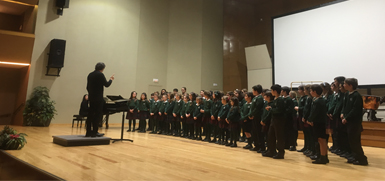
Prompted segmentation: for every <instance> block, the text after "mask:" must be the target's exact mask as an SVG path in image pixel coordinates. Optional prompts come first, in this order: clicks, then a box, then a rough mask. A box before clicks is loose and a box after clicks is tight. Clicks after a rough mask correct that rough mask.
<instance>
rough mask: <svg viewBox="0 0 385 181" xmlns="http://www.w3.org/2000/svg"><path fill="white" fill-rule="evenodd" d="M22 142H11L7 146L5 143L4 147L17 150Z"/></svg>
mask: <svg viewBox="0 0 385 181" xmlns="http://www.w3.org/2000/svg"><path fill="white" fill-rule="evenodd" d="M19 146H20V144H19V143H16V142H14V143H11V144H10V145H9V146H6V145H5V144H3V148H4V150H17V149H18V148H19Z"/></svg>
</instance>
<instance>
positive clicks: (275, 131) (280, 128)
mask: <svg viewBox="0 0 385 181" xmlns="http://www.w3.org/2000/svg"><path fill="white" fill-rule="evenodd" d="M267 147H268V149H269V150H270V152H275V150H278V151H279V152H284V149H285V118H284V117H273V118H271V123H270V129H269V134H268V140H267Z"/></svg>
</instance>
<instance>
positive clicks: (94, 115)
mask: <svg viewBox="0 0 385 181" xmlns="http://www.w3.org/2000/svg"><path fill="white" fill-rule="evenodd" d="M103 106H104V100H100V101H91V100H90V109H89V111H88V116H87V120H86V124H87V133H88V134H96V133H98V129H99V122H100V121H101V120H102V119H103Z"/></svg>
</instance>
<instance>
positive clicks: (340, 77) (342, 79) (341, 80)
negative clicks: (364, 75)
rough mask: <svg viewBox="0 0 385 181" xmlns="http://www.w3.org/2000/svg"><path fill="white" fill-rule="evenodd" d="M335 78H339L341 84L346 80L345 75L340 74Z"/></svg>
mask: <svg viewBox="0 0 385 181" xmlns="http://www.w3.org/2000/svg"><path fill="white" fill-rule="evenodd" d="M334 80H337V82H338V83H339V84H343V83H344V81H345V77H344V76H338V77H335V78H334Z"/></svg>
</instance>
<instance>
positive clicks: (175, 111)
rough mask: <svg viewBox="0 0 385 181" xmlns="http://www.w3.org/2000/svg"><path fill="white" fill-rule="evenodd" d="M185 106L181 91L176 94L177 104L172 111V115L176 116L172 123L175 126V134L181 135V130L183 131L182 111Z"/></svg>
mask: <svg viewBox="0 0 385 181" xmlns="http://www.w3.org/2000/svg"><path fill="white" fill-rule="evenodd" d="M182 107H183V101H182V99H181V95H180V94H179V93H176V94H175V106H174V109H173V111H172V115H173V116H174V121H173V123H172V124H171V125H172V127H173V133H174V136H180V131H181V124H180V121H181V118H180V111H181V109H182Z"/></svg>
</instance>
